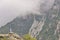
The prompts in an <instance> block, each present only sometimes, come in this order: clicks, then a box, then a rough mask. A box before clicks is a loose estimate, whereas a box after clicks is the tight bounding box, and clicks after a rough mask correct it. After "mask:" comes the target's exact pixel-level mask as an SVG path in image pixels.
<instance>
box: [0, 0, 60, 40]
mask: <svg viewBox="0 0 60 40" xmlns="http://www.w3.org/2000/svg"><path fill="white" fill-rule="evenodd" d="M44 10H45V9H44ZM44 10H43V9H42V10H41V11H42V12H41V14H42V15H38V14H28V15H26V16H23V17H19V16H18V17H16V18H15V19H14V20H13V21H12V22H9V23H7V24H6V25H4V26H2V27H1V28H0V33H8V32H9V28H10V27H11V28H12V31H13V32H15V33H17V34H19V35H24V34H27V33H29V34H30V35H31V36H32V37H36V38H37V40H60V0H55V1H54V3H53V5H52V6H51V8H50V9H49V10H47V11H44Z"/></svg>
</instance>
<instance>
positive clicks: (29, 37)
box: [23, 34, 37, 40]
mask: <svg viewBox="0 0 60 40" xmlns="http://www.w3.org/2000/svg"><path fill="white" fill-rule="evenodd" d="M23 38H24V40H37V39H36V38H33V37H31V36H30V35H29V34H25V35H24V36H23Z"/></svg>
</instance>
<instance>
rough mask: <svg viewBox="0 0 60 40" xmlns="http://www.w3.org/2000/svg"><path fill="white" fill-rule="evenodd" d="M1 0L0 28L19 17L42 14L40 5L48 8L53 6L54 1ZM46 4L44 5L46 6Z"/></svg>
mask: <svg viewBox="0 0 60 40" xmlns="http://www.w3.org/2000/svg"><path fill="white" fill-rule="evenodd" d="M46 1H47V2H45V0H0V27H1V26H3V25H5V24H7V23H8V22H10V21H12V20H13V19H14V18H16V17H17V16H18V15H20V16H23V15H26V14H29V13H26V12H32V13H34V14H36V13H37V14H39V13H40V4H41V3H44V2H45V3H46V5H48V6H46V7H44V8H47V9H48V7H50V6H51V3H53V1H54V0H50V1H48V0H46ZM45 3H44V4H45Z"/></svg>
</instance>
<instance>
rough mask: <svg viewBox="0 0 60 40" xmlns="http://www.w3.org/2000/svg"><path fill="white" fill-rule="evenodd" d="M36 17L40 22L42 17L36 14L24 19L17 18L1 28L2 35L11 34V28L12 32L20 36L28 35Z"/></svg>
mask: <svg viewBox="0 0 60 40" xmlns="http://www.w3.org/2000/svg"><path fill="white" fill-rule="evenodd" d="M34 16H35V18H36V20H37V21H39V20H40V19H41V17H42V16H40V15H34V14H29V15H26V16H24V17H17V18H15V19H14V20H13V21H12V22H9V23H7V24H6V25H5V26H2V27H1V28H0V33H9V28H10V27H11V28H12V31H13V32H15V33H17V34H19V35H23V34H26V33H28V31H29V29H30V27H31V26H32V23H33V21H34ZM39 18H40V19H39Z"/></svg>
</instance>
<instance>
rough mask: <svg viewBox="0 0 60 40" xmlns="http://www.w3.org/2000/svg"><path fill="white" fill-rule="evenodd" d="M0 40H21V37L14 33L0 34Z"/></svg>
mask: <svg viewBox="0 0 60 40" xmlns="http://www.w3.org/2000/svg"><path fill="white" fill-rule="evenodd" d="M0 40H23V39H22V37H20V36H19V35H17V34H15V33H9V34H0Z"/></svg>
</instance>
